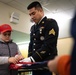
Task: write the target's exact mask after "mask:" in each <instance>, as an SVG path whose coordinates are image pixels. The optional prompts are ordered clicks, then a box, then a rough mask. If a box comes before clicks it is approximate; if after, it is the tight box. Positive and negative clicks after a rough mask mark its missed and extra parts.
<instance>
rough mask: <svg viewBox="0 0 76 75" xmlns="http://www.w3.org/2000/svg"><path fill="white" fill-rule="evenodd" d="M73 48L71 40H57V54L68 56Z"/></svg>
mask: <svg viewBox="0 0 76 75" xmlns="http://www.w3.org/2000/svg"><path fill="white" fill-rule="evenodd" d="M72 46H73V39H72V38H64V39H58V46H57V48H58V54H59V55H64V54H70V53H71V51H72Z"/></svg>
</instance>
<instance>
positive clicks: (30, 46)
mask: <svg viewBox="0 0 76 75" xmlns="http://www.w3.org/2000/svg"><path fill="white" fill-rule="evenodd" d="M33 29H34V25H33V26H32V27H31V29H30V32H31V31H32V30H33ZM30 37H31V33H30ZM32 43H33V42H32V39H31V38H30V43H29V47H28V53H29V54H28V57H29V56H31V55H32Z"/></svg>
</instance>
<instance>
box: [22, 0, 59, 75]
mask: <svg viewBox="0 0 76 75" xmlns="http://www.w3.org/2000/svg"><path fill="white" fill-rule="evenodd" d="M27 9H28V11H29V15H30V17H31V21H33V22H34V23H35V24H34V25H33V26H32V27H31V29H30V31H31V33H30V43H29V50H28V58H25V59H24V60H22V61H24V62H43V61H48V60H52V59H54V57H55V56H57V39H58V32H59V28H58V24H57V22H56V21H55V20H54V19H51V18H47V17H46V16H44V11H43V8H42V6H41V4H40V3H39V2H38V1H34V2H32V3H31V4H29V5H28V7H27ZM42 74H44V75H52V73H51V72H50V71H49V70H44V69H43V70H36V71H33V75H42Z"/></svg>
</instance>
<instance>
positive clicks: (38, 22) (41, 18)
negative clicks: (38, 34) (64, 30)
mask: <svg viewBox="0 0 76 75" xmlns="http://www.w3.org/2000/svg"><path fill="white" fill-rule="evenodd" d="M44 17H45V16H43V17H42V18H41V20H40V21H39V22H38V24H39V23H40V22H41V21H42V20H43V18H44Z"/></svg>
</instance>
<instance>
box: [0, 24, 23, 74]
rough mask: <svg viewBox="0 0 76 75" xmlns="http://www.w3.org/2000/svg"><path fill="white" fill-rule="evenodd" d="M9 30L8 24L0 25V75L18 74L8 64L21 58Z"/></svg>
mask: <svg viewBox="0 0 76 75" xmlns="http://www.w3.org/2000/svg"><path fill="white" fill-rule="evenodd" d="M11 32H12V28H11V26H10V25H9V24H2V25H0V75H18V71H17V70H10V69H9V65H10V64H11V63H13V64H16V63H18V62H19V61H20V60H21V59H23V56H22V55H21V53H20V51H19V49H18V46H17V44H16V43H14V42H13V41H12V40H11Z"/></svg>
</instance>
